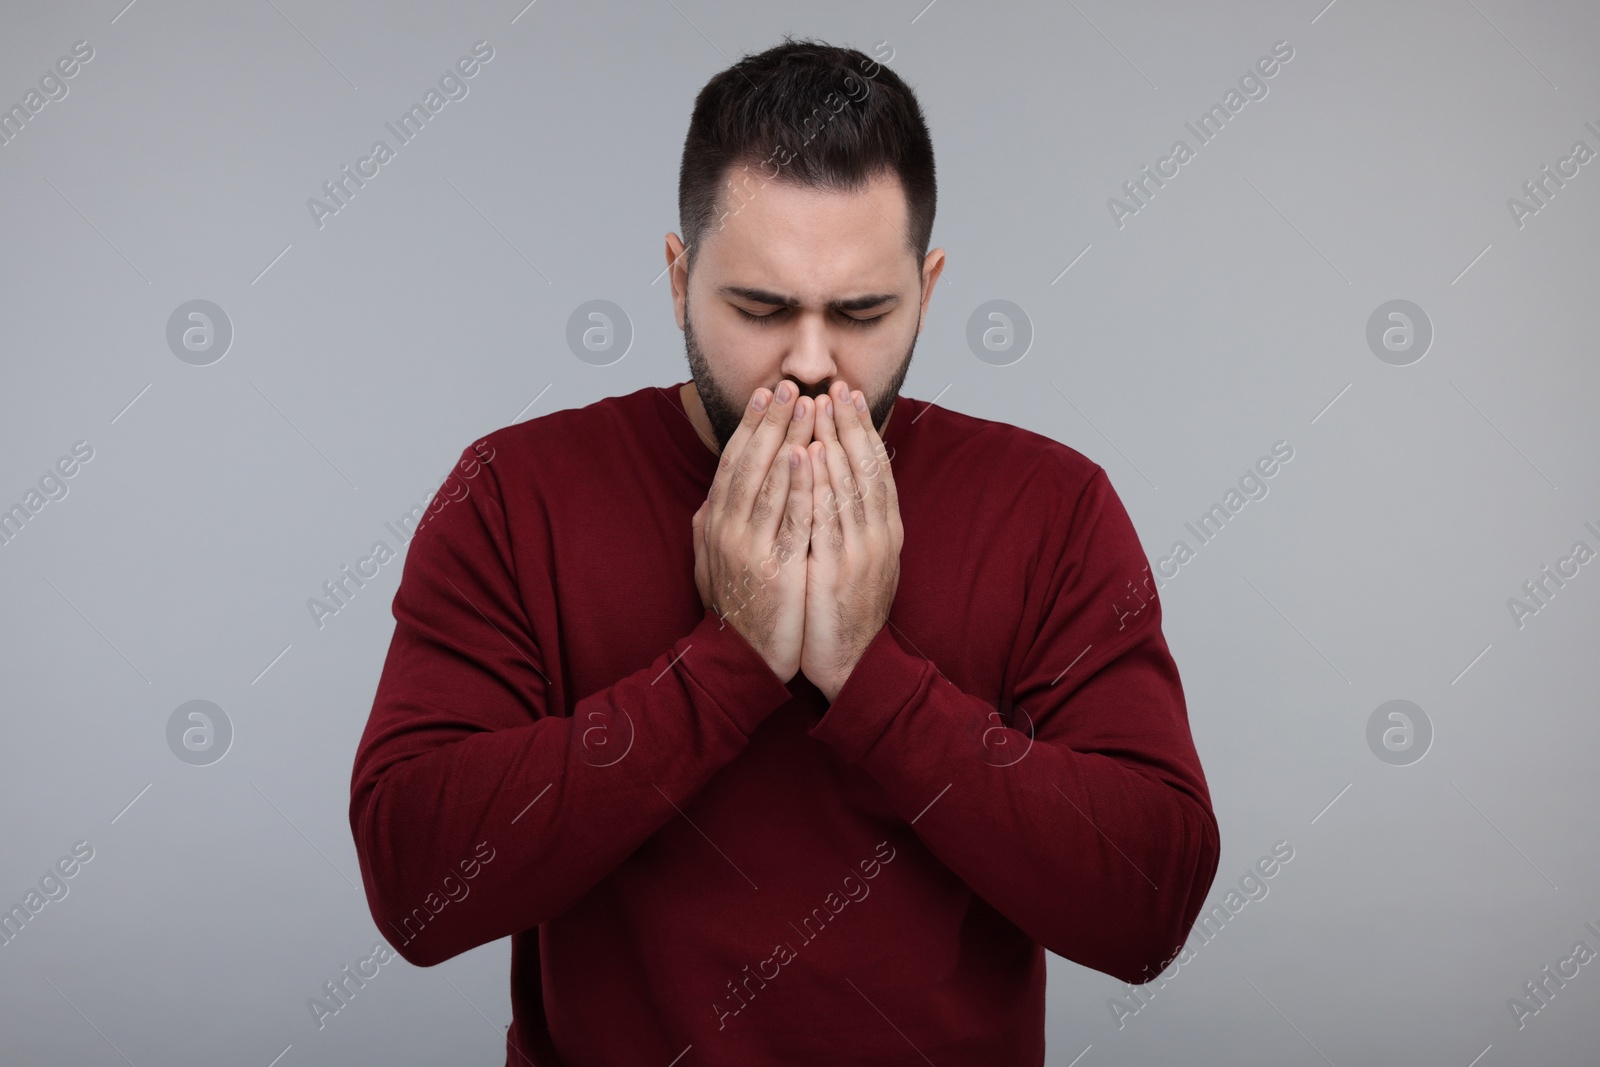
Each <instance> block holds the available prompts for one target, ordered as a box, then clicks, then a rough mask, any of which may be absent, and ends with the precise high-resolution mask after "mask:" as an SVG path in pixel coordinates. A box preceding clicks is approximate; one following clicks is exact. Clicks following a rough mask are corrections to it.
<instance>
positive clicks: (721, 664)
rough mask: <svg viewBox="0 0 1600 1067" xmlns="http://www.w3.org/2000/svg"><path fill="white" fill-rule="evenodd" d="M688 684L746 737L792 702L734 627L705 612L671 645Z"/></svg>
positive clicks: (716, 615)
mask: <svg viewBox="0 0 1600 1067" xmlns="http://www.w3.org/2000/svg"><path fill="white" fill-rule="evenodd" d="M672 654H673V656H674V657H675V661H674V662H675V663H676V664H677V666H678V667H679V668H680V669H681V670H682V671H683V673H684V674H686V675H688V677H689V680H690V681H691V682H693V683H694V684H695V686H697V687H698V688H699V689H700V690H701V691H702V692H704V693H705V694H706V695H707V696H708V697H710V698H711V700H712V701H713V702H714V703H715V704H716V705H717V706H718V707H719V708H721V709H722V710H723V712H724V713H726V714H727V716H728V718H730V719H732V720H733V721H734V722H735V723H736V724H738V726H739V729H741V730H743V731H744V732H745V735H746V736H748V735H750V734H751V733H753V732H755V728H756V727H757V726H760V725H761V722H762V720H763V719H765V718H766V717H767V716H768V715H770V714H772V713H773V712H774V711H776V710H777V709H778V708H780V707H782V706H783V705H784V704H787V703H788V702H789V701H790V700H791V699H793V696H794V694H793V693H791V692H789V687H788V686H787V685H785V684H784V683H783V680H782V679H781V678H779V677H778V676H777V675H776V674H774V673H772V668H771V667H769V666H767V661H766V660H765V659H763V658H762V656H761V653H759V652H757V651H756V650H755V647H754V646H753V645H751V644H750V642H749V641H746V640H745V639H744V635H743V634H741V633H740V632H739V631H738V630H736V629H735V628H734V626H733V624H732V623H726V622H724V621H723V618H722V616H720V615H718V614H717V613H716V612H715V611H712V610H711V609H710V608H707V609H706V611H705V615H704V616H703V617H702V618H701V620H700V622H699V624H698V625H697V626H695V628H694V629H693V630H691V631H689V633H688V634H686V635H684V636H683V637H682V638H680V639H679V640H678V642H677V643H676V644H674V645H673V646H672Z"/></svg>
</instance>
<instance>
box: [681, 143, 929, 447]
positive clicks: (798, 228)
mask: <svg viewBox="0 0 1600 1067" xmlns="http://www.w3.org/2000/svg"><path fill="white" fill-rule="evenodd" d="M732 170H733V168H732V167H730V168H729V171H730V173H731V172H732ZM726 199H727V202H726V203H723V204H722V205H721V206H720V207H719V210H718V214H721V212H722V211H723V210H726V211H727V214H726V216H724V217H723V218H722V220H721V223H720V224H719V223H717V222H713V223H712V224H711V225H710V226H709V227H707V229H706V233H705V236H704V238H702V243H701V247H700V249H699V250H698V254H697V257H696V260H695V269H694V272H693V274H692V275H691V274H690V273H689V272H688V269H687V266H686V264H687V259H686V258H685V257H684V245H683V241H682V239H681V238H680V237H679V236H678V235H677V234H675V233H669V234H667V235H666V240H667V262H668V264H669V265H670V266H671V276H672V300H673V307H674V311H675V314H676V316H677V320H678V328H679V329H680V330H682V331H683V333H684V347H685V349H686V350H687V354H688V357H689V369H690V374H691V376H692V378H693V380H692V381H690V382H689V383H687V384H686V385H685V386H684V387H683V391H682V396H683V402H684V410H685V411H687V412H688V414H689V420H690V422H692V423H693V424H694V426H695V429H696V430H697V431H699V433H700V436H701V438H702V439H703V440H705V441H706V446H707V447H708V448H710V449H711V451H712V452H714V453H718V454H720V452H721V450H722V446H724V445H726V444H727V442H728V440H729V439H730V438H731V437H732V436H733V432H734V430H735V429H736V428H737V427H738V425H739V420H740V419H741V418H742V417H743V415H744V411H745V408H746V407H747V406H748V405H749V402H750V394H751V393H753V392H755V390H756V389H757V388H760V387H765V388H767V389H768V390H776V389H777V387H778V383H779V382H780V381H782V380H783V379H785V378H787V379H789V380H790V381H791V382H793V383H794V384H796V385H797V386H798V387H799V389H800V395H801V396H809V397H813V398H816V397H820V396H823V395H824V394H825V393H827V392H828V389H829V387H830V386H831V385H833V384H834V383H835V382H838V381H843V382H844V383H845V384H846V385H847V386H848V387H849V388H850V389H852V390H855V389H859V390H861V392H862V393H863V394H864V395H865V397H866V399H867V404H868V411H869V414H870V415H871V418H872V423H873V425H874V426H876V427H877V428H878V432H879V433H880V434H882V432H883V431H884V429H885V428H886V427H887V424H888V419H889V415H890V413H891V412H892V411H893V409H894V402H895V398H896V397H897V396H898V395H899V392H900V386H901V384H902V383H903V382H904V380H905V375H906V371H907V369H908V368H909V366H910V363H911V353H912V350H913V349H914V348H915V346H916V340H917V336H918V335H919V334H920V333H921V332H922V324H923V321H924V319H925V317H926V315H927V309H928V301H929V300H930V299H931V298H932V296H933V287H934V284H935V283H936V282H937V281H938V279H939V275H940V273H941V272H942V271H943V270H944V249H942V248H935V249H933V250H932V251H930V252H929V253H928V254H927V256H926V257H925V258H924V259H923V261H922V262H921V263H920V264H919V263H918V262H917V258H916V256H915V255H914V254H912V253H911V252H909V251H908V250H907V248H906V238H905V232H906V218H907V214H908V209H907V204H906V199H905V194H904V192H903V190H902V187H901V185H900V181H899V179H898V178H897V177H896V176H895V175H894V174H893V173H892V172H886V173H884V174H881V175H879V176H877V177H874V178H873V179H872V180H870V181H869V182H868V183H867V185H866V186H865V187H864V188H863V189H862V190H860V191H858V192H835V191H826V190H817V189H809V188H804V187H800V186H795V185H790V184H787V183H784V182H782V181H766V182H764V183H763V184H759V185H756V184H754V183H752V184H750V185H747V186H746V192H745V193H744V194H743V195H742V196H740V197H738V198H734V197H727V198H726ZM841 305H842V306H841ZM745 315H771V316H772V317H771V318H767V319H765V320H762V321H753V320H751V319H749V318H746V317H745ZM867 320H873V321H867ZM713 441H714V442H716V444H715V446H713V445H712V442H713Z"/></svg>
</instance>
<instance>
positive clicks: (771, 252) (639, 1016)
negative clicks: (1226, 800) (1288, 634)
mask: <svg viewBox="0 0 1600 1067" xmlns="http://www.w3.org/2000/svg"><path fill="white" fill-rule="evenodd" d="M830 94H831V95H830ZM808 135H809V136H808ZM802 138H805V140H804V141H802V140H801V139H802ZM775 146H776V147H781V148H783V149H785V152H784V153H782V154H780V153H779V152H777V151H775V150H774V149H775ZM780 159H781V163H780V162H779V160H780ZM763 163H766V164H767V165H766V166H765V167H762V166H761V164H763ZM746 166H749V167H750V168H751V169H750V171H748V172H747V171H745V170H744V169H743V168H744V167H746ZM745 173H758V174H759V175H760V177H759V179H758V180H753V181H751V182H750V183H748V185H746V184H744V183H743V182H742V181H740V182H739V184H738V185H737V186H736V185H735V184H734V182H735V180H736V179H739V178H740V176H741V175H743V174H745ZM679 200H680V211H681V214H682V219H681V221H682V225H683V227H684V231H685V235H686V236H687V238H688V239H687V241H683V240H680V239H679V238H678V237H677V236H676V235H673V234H669V235H668V237H667V249H666V251H667V259H668V263H669V264H670V266H671V277H672V291H673V301H674V305H675V308H676V313H677V319H678V323H679V326H680V327H681V328H682V329H683V331H684V336H685V343H686V347H687V350H688V355H689V366H690V369H691V372H692V381H690V382H685V383H682V384H681V385H678V386H673V387H670V388H647V389H641V390H639V391H637V392H634V393H631V394H628V395H626V396H620V397H612V398H608V399H606V400H602V401H600V402H598V403H594V404H590V405H588V406H587V407H583V408H578V409H575V410H565V411H559V412H556V413H554V414H551V415H547V416H544V417H541V418H535V419H532V420H529V421H528V422H525V423H521V424H519V425H515V426H509V427H505V428H502V429H500V430H497V431H496V432H494V433H491V434H489V435H488V436H487V437H486V438H484V439H483V440H482V441H479V442H477V443H476V444H475V445H474V446H473V447H472V448H469V449H467V450H466V451H464V453H463V460H462V471H463V473H464V474H466V475H467V477H468V478H470V479H471V481H470V483H463V484H468V485H469V488H468V489H467V490H466V491H465V493H464V494H460V495H458V494H455V493H452V494H451V496H450V501H449V503H448V504H447V505H445V506H443V507H441V508H440V509H439V510H438V511H437V512H436V513H431V514H430V516H429V518H428V519H427V520H426V521H425V522H424V524H423V526H422V527H421V528H420V529H419V530H418V532H417V534H416V536H415V538H414V539H413V541H412V542H411V548H410V552H409V554H408V557H407V559H406V562H405V567H404V573H403V576H402V580H401V584H400V588H399V591H398V592H397V593H396V595H395V599H394V615H395V620H396V626H395V632H394V637H393V641H392V643H391V645H390V647H389V653H388V658H387V660H386V661H385V663H384V667H383V673H382V677H381V679H380V681H379V685H378V691H377V695H376V699H375V702H374V705H373V709H372V715H371V719H370V721H369V722H368V724H367V729H366V732H365V734H364V736H363V737H362V739H361V743H360V748H359V751H358V752H357V754H356V760H355V769H354V774H353V778H352V783H351V784H352V795H351V804H350V822H351V829H352V832H353V833H354V835H355V841H356V846H357V852H358V854H359V856H360V860H361V873H362V878H363V880H364V883H365V886H366V892H367V896H368V900H369V903H370V905H371V908H372V912H373V915H374V916H375V918H376V919H377V921H378V924H379V927H380V929H381V930H382V931H383V932H384V934H385V936H388V937H391V939H392V942H393V944H394V946H395V948H396V949H397V951H398V952H399V953H400V955H401V956H403V957H404V958H405V959H407V960H408V961H410V962H411V963H414V964H417V965H419V966H432V965H433V964H436V963H439V962H440V961H442V960H445V959H449V958H450V957H452V956H455V955H457V954H459V953H462V952H465V951H466V950H468V949H470V948H473V947H475V946H478V945H482V944H485V943H487V942H490V941H493V940H495V939H497V938H501V937H506V936H510V937H511V939H512V940H511V989H512V1008H513V1017H514V1021H513V1024H512V1026H511V1027H510V1030H509V1032H508V1034H507V1062H508V1064H539V1065H554V1064H580V1063H581V1064H629V1065H632V1064H659V1065H662V1067H665V1065H667V1064H669V1063H674V1062H678V1063H683V1064H691V1063H692V1064H740V1065H746V1064H776V1063H791V1064H813V1063H815V1064H829V1065H833V1064H889V1063H899V1064H909V1063H924V1062H927V1061H931V1062H934V1063H938V1064H940V1067H956V1065H962V1064H984V1065H997V1064H1000V1065H1012V1064H1040V1063H1042V1062H1043V1060H1044V987H1045V960H1044V950H1045V949H1049V950H1051V951H1053V952H1056V953H1058V954H1060V955H1061V956H1064V957H1066V958H1067V959H1071V960H1074V961H1076V962H1078V963H1080V964H1082V965H1083V966H1086V967H1090V968H1094V969H1096V970H1100V971H1103V972H1106V973H1108V974H1111V975H1114V976H1116V977H1117V978H1120V979H1123V980H1126V981H1129V982H1147V981H1149V980H1151V979H1153V978H1154V977H1156V975H1157V974H1159V973H1160V971H1161V970H1162V969H1163V968H1164V967H1165V966H1166V965H1167V963H1168V962H1170V960H1171V959H1172V957H1173V955H1174V954H1175V953H1176V952H1177V950H1178V949H1179V947H1180V946H1181V945H1182V944H1183V941H1184V939H1185V937H1186V936H1187V933H1188V930H1189V927H1190V924H1191V923H1192V922H1193V921H1194V918H1195V916H1196V914H1197V913H1198V910H1199V908H1200V904H1201V902H1202V900H1203V898H1204V896H1205V894H1206V892H1207V890H1208V889H1209V887H1210V885H1211V881H1212V878H1213V876H1214V875H1215V872H1216V867H1217V859H1218V849H1219V838H1218V831H1217V824H1216V820H1215V818H1214V816H1213V814H1212V811H1211V806H1210V799H1209V794H1208V792H1207V788H1206V783H1205V779H1204V776H1203V774H1202V771H1201V767H1200V763H1199V759H1198V757H1197V755H1196V752H1195V749H1194V744H1193V741H1192V739H1191V736H1190V732H1189V727H1188V720H1187V712H1186V708H1185V704H1184V699H1183V693H1182V688H1181V685H1180V682H1179V678H1178V672H1177V668H1176V666H1175V664H1174V662H1173V660H1172V657H1171V655H1170V654H1169V652H1168V649H1167V646H1166V643H1165V641H1164V639H1163V637H1162V634H1161V629H1160V617H1161V616H1160V611H1161V609H1160V604H1159V602H1158V600H1157V599H1156V596H1155V591H1154V588H1153V585H1152V583H1151V581H1150V577H1149V569H1148V565H1147V562H1146V559H1145V556H1144V553H1143V551H1142V549H1141V548H1140V545H1139V542H1138V540H1137V538H1136V536H1135V533H1134V530H1133V527H1132V524H1131V523H1130V521H1129V519H1128V516H1127V514H1126V512H1125V511H1124V509H1123V507H1122V505H1121V503H1120V501H1119V500H1118V498H1117V496H1116V493H1115V492H1114V491H1113V490H1112V488H1111V484H1110V482H1109V481H1108V479H1107V476H1106V474H1105V472H1104V470H1102V469H1101V468H1100V467H1099V466H1097V465H1096V464H1095V463H1093V462H1091V461H1090V460H1088V459H1087V458H1085V457H1084V456H1082V455H1081V454H1079V453H1078V452H1076V451H1074V450H1072V449H1071V448H1068V447H1067V446H1065V445H1062V444H1060V443H1058V442H1055V441H1052V440H1050V439H1049V438H1046V437H1043V436H1041V435H1039V434H1035V433H1031V432H1029V431H1026V430H1022V429H1020V428H1017V427H1014V426H1010V425H1007V424H1004V423H999V422H993V421H988V420H983V419H977V418H972V417H969V416H966V415H961V414H958V413H956V412H954V411H950V410H947V409H944V408H940V407H936V406H934V405H932V404H930V403H927V402H925V401H920V400H914V399H911V398H909V397H902V396H900V395H899V388H900V384H901V382H902V381H903V379H904V377H905V373H906V368H907V365H908V364H909V361H910V358H911V352H912V348H913V346H914V343H915V340H916V337H917V334H918V333H919V332H920V331H921V329H922V324H923V321H924V316H925V314H926V311H927V307H928V301H929V299H930V298H931V296H932V293H933V287H934V283H935V282H936V280H937V279H938V276H939V273H940V271H941V270H942V268H943V263H944V253H943V251H942V250H938V249H936V250H934V251H932V252H928V250H927V247H928V240H929V235H930V231H931V228H932V222H933V208H934V177H933V152H932V147H931V144H930V142H929V139H928V132H927V127H926V125H925V123H924V121H923V118H922V113H921V110H920V108H919V106H918V105H917V102H916V99H915V97H914V96H913V94H912V93H911V90H910V89H909V88H908V87H907V86H906V85H905V84H904V82H903V81H901V79H899V78H898V77H896V76H895V74H894V73H893V72H892V71H890V70H888V69H887V68H885V67H881V66H878V65H876V64H874V63H873V62H872V61H871V60H870V59H868V58H867V57H866V56H864V55H863V54H862V53H860V52H857V51H853V50H846V49H838V48H831V47H828V46H824V45H820V44H816V43H809V42H795V41H792V40H791V41H787V42H786V43H785V44H783V45H780V46H778V47H776V48H774V49H771V50H769V51H767V52H764V53H761V54H760V55H756V56H751V57H746V58H745V59H744V60H742V61H740V62H739V63H738V64H736V65H735V66H734V67H731V68H729V70H727V71H724V72H722V73H721V74H719V75H718V76H717V77H715V78H713V79H712V81H711V82H710V83H708V84H707V86H706V87H705V88H704V89H703V90H702V92H701V93H700V95H699V97H698V98H697V100H696V102H695V108H694V113H693V117H692V119H691V123H690V129H689V135H688V138H687V140H686V143H685V148H684V156H683V166H682V170H681V173H680V189H679ZM680 1057H681V1058H680Z"/></svg>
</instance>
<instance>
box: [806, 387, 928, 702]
mask: <svg viewBox="0 0 1600 1067" xmlns="http://www.w3.org/2000/svg"><path fill="white" fill-rule="evenodd" d="M857 399H859V400H860V403H861V406H862V407H865V406H866V400H865V398H864V396H863V394H861V393H860V392H854V393H852V391H851V390H850V389H849V387H848V386H846V385H845V384H844V383H843V382H836V383H834V387H833V388H832V389H831V390H830V391H829V396H828V397H825V398H821V399H819V400H818V411H817V415H816V431H815V434H816V438H817V439H816V440H815V441H813V442H812V443H811V444H810V445H809V446H808V447H807V452H808V453H809V455H810V459H811V470H812V481H813V483H814V496H815V510H814V512H813V520H812V524H811V553H810V556H809V558H808V559H807V561H806V595H805V643H804V646H803V647H802V648H801V650H800V670H801V671H802V672H804V674H805V676H806V677H807V678H809V679H811V681H812V682H813V683H815V685H816V687H817V688H818V689H820V690H822V694H823V696H825V697H827V698H828V702H829V703H830V704H831V703H832V702H833V700H834V698H835V697H836V696H838V695H839V690H840V689H843V688H844V683H845V680H846V679H847V678H849V677H850V672H851V671H852V670H854V669H855V665H856V663H857V662H859V661H860V659H861V656H862V654H863V653H864V652H866V650H867V646H868V645H869V644H871V643H872V639H873V638H874V637H876V636H877V635H878V631H879V630H881V629H883V626H884V624H885V623H886V622H888V620H889V606H890V605H891V604H893V603H894V594H895V590H896V589H897V588H898V587H899V585H900V545H901V543H902V541H904V539H905V532H904V530H903V529H902V528H901V525H900V498H899V497H898V496H897V495H896V493H895V486H894V475H893V474H892V473H891V472H890V470H889V455H888V450H887V449H885V448H884V445H883V440H882V439H881V438H880V437H879V436H878V430H877V428H876V427H875V426H873V425H872V419H871V417H870V416H869V415H868V414H867V413H865V412H862V411H860V409H859V408H858V407H857V406H856V405H855V401H856V400H857ZM830 408H831V414H830Z"/></svg>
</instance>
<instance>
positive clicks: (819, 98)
mask: <svg viewBox="0 0 1600 1067" xmlns="http://www.w3.org/2000/svg"><path fill="white" fill-rule="evenodd" d="M884 45H886V42H879V44H878V45H877V46H874V51H875V52H878V53H879V55H880V56H881V55H882V54H883V53H882V52H881V51H880V49H881V47H882V46H884ZM889 55H890V57H892V56H893V49H890V50H889ZM885 170H887V171H891V172H893V173H894V174H895V175H896V176H897V177H898V178H899V179H900V184H901V187H902V188H903V189H904V191H905V196H906V207H907V216H906V217H907V233H906V248H907V250H908V251H909V252H910V253H911V254H912V255H914V256H915V257H916V258H917V265H918V270H919V274H920V269H921V265H922V260H923V258H924V257H926V256H927V254H928V243H929V240H930V238H931V236H932V233H933V213H934V206H935V203H936V201H937V199H938V197H937V187H936V184H935V182H934V173H933V142H932V141H931V140H930V139H929V137H928V126H927V123H926V122H925V121H924V120H923V117H922V108H921V107H920V106H919V105H918V103H917V98H916V94H914V93H913V92H912V91H911V88H910V86H908V85H906V83H905V82H904V81H902V80H901V79H900V76H899V75H897V74H895V72H894V71H892V70H890V69H889V68H888V67H886V66H884V65H883V64H882V63H881V62H879V61H878V60H875V59H873V58H872V57H871V56H868V55H866V54H865V53H864V52H860V51H858V50H856V49H854V48H839V47H835V46H833V45H829V44H823V43H822V42H820V41H814V40H808V39H800V40H796V39H794V38H793V37H790V36H787V35H786V36H785V37H784V43H783V44H780V45H776V46H774V47H772V48H769V49H767V50H766V51H765V52H761V53H759V54H757V55H747V56H745V57H744V58H743V59H740V60H739V61H738V62H737V63H735V64H734V65H733V66H731V67H729V68H727V69H726V70H724V71H722V72H721V73H719V74H717V75H716V76H715V77H713V78H712V79H711V80H710V81H709V82H707V83H706V84H705V87H704V88H703V89H701V90H700V93H699V95H698V96H696V97H695V101H694V112H693V114H692V115H691V116H690V118H689V132H688V135H687V136H686V137H685V138H684V141H683V161H682V163H681V165H680V167H679V170H678V222H679V226H680V227H681V228H682V230H683V240H684V244H685V245H686V246H687V252H686V258H687V263H686V269H688V270H693V269H694V261H695V255H696V253H697V251H698V249H699V246H700V243H701V241H702V240H704V239H705V237H707V236H708V235H709V234H711V233H714V232H716V231H717V230H718V229H720V227H721V225H722V224H723V223H725V221H726V219H727V217H728V216H729V215H730V214H733V213H737V211H738V210H739V209H740V208H741V207H742V206H743V203H744V201H745V200H747V199H748V198H750V197H752V196H758V195H760V192H759V191H760V188H761V186H762V185H763V184H764V183H766V182H771V181H780V182H790V183H794V184H796V185H800V186H805V187H809V188H813V189H825V190H830V191H836V192H858V191H860V190H861V189H862V188H864V187H865V185H866V184H867V182H868V180H869V179H871V178H874V177H876V176H877V175H878V174H879V173H882V172H883V171H885Z"/></svg>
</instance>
